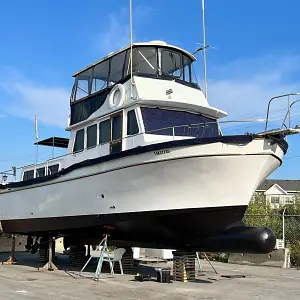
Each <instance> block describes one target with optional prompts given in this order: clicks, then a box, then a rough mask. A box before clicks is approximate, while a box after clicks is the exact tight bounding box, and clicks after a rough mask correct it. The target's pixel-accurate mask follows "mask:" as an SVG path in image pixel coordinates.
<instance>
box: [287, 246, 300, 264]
mask: <svg viewBox="0 0 300 300" xmlns="http://www.w3.org/2000/svg"><path fill="white" fill-rule="evenodd" d="M288 248H289V249H290V252H291V265H292V266H296V267H300V241H297V242H295V243H294V244H288Z"/></svg>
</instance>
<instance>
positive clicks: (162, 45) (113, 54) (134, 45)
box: [72, 41, 196, 77]
mask: <svg viewBox="0 0 300 300" xmlns="http://www.w3.org/2000/svg"><path fill="white" fill-rule="evenodd" d="M132 46H133V47H137V46H149V47H151V46H152V47H153V46H156V47H166V48H172V49H175V50H178V51H181V52H183V53H184V54H186V55H187V56H188V57H189V58H190V59H191V60H192V61H195V60H196V58H195V56H194V55H192V54H191V53H189V52H187V51H186V50H184V49H182V48H179V47H176V46H173V45H168V44H167V43H166V42H163V41H152V42H147V43H133V44H132ZM127 49H130V45H128V46H126V47H124V48H122V49H120V50H118V51H115V52H112V53H110V54H108V55H107V56H105V57H103V58H102V59H100V60H98V61H96V62H95V63H93V64H90V65H88V66H87V67H85V68H83V69H81V70H79V71H77V72H75V73H74V74H73V75H72V76H73V77H75V76H77V75H78V74H80V73H83V72H84V71H86V70H88V69H90V68H92V67H94V66H96V65H98V64H100V63H101V62H103V61H105V60H107V59H108V58H110V57H112V56H115V55H117V54H118V53H121V52H122V51H125V50H127Z"/></svg>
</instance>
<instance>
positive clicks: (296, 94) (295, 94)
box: [265, 93, 300, 131]
mask: <svg viewBox="0 0 300 300" xmlns="http://www.w3.org/2000/svg"><path fill="white" fill-rule="evenodd" d="M299 95H300V93H289V94H282V95H279V96H275V97H273V98H271V99H270V100H269V102H268V109H267V116H266V126H265V131H267V129H268V122H269V113H270V105H271V102H272V101H273V100H275V99H279V98H284V97H288V108H287V116H289V126H288V127H291V112H290V96H299ZM287 116H286V117H287ZM286 117H285V119H286ZM284 121H285V120H284ZM282 127H283V124H282V125H281V128H282Z"/></svg>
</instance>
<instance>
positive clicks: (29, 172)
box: [23, 170, 34, 180]
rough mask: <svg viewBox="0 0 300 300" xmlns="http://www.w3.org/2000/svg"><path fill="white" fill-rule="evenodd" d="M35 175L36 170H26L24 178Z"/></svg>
mask: <svg viewBox="0 0 300 300" xmlns="http://www.w3.org/2000/svg"><path fill="white" fill-rule="evenodd" d="M33 177H34V170H30V171H26V172H24V175H23V180H30V179H33Z"/></svg>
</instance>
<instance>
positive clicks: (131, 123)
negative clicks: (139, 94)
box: [127, 109, 139, 135]
mask: <svg viewBox="0 0 300 300" xmlns="http://www.w3.org/2000/svg"><path fill="white" fill-rule="evenodd" d="M138 132H139V126H138V123H137V120H136V115H135V111H134V109H133V110H130V111H129V112H128V113H127V135H132V134H137V133H138Z"/></svg>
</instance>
